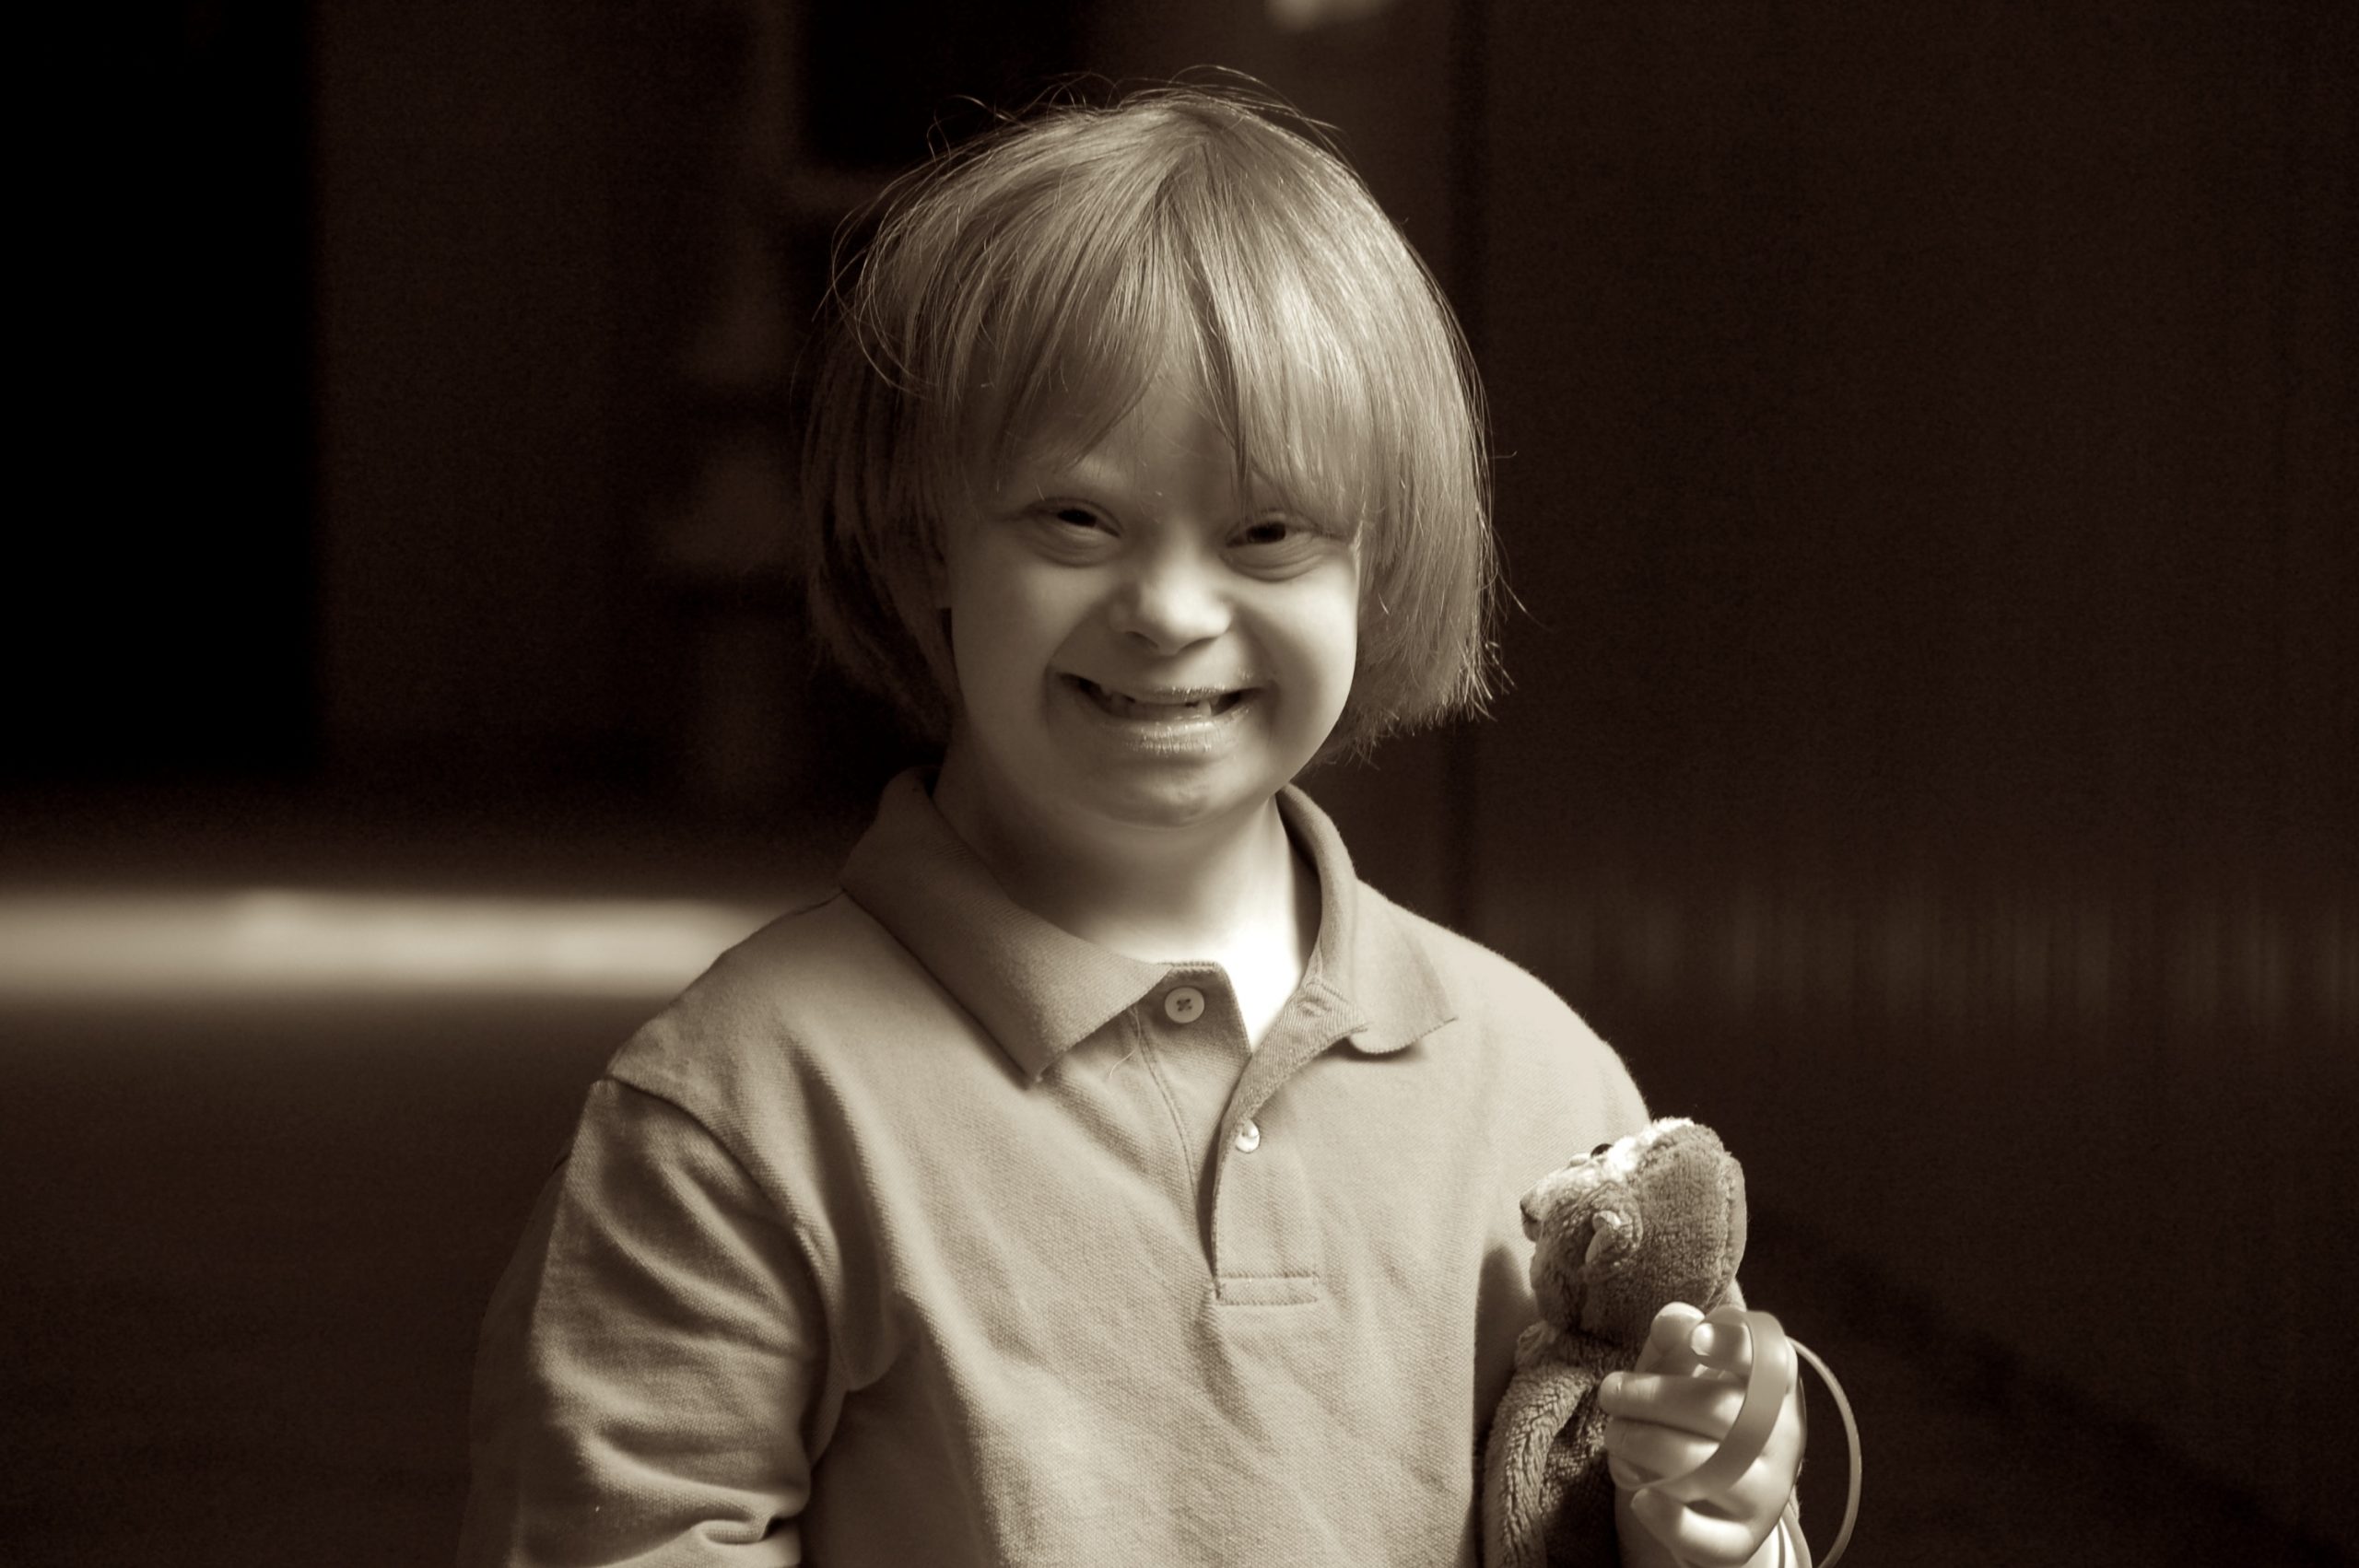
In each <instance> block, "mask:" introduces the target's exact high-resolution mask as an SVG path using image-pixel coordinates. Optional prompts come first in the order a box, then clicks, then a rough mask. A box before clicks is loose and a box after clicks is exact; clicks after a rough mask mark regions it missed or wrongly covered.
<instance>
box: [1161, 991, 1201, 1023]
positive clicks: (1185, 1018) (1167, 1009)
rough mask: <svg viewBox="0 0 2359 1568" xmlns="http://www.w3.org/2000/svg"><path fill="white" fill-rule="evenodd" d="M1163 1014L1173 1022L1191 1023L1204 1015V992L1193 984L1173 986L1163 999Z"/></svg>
mask: <svg viewBox="0 0 2359 1568" xmlns="http://www.w3.org/2000/svg"><path fill="white" fill-rule="evenodd" d="M1163 1015H1164V1016H1165V1017H1166V1018H1168V1019H1170V1020H1171V1022H1173V1023H1174V1024H1193V1023H1194V1022H1195V1021H1196V1020H1197V1019H1199V1018H1202V1017H1203V1015H1204V993H1203V992H1202V991H1200V990H1198V989H1196V988H1195V987H1193V986H1175V987H1173V988H1172V989H1171V993H1170V994H1169V995H1168V996H1167V997H1165V998H1164V999H1163Z"/></svg>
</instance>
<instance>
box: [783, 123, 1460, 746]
mask: <svg viewBox="0 0 2359 1568" xmlns="http://www.w3.org/2000/svg"><path fill="white" fill-rule="evenodd" d="M833 303H834V306H835V314H836V320H835V322H834V323H833V330H832V332H831V333H830V336H829V339H828V342H827V345H826V348H825V350H824V352H823V357H822V358H821V360H820V362H819V369H818V374H817V378H816V382H815V383H814V385H813V387H812V392H813V399H814V406H813V416H812V420H811V425H810V432H809V439H808V441H807V444H806V449H805V454H804V455H805V462H804V479H805V508H804V510H805V524H806V527H807V529H808V538H807V544H808V550H807V558H806V566H807V568H808V570H809V595H810V605H811V611H812V617H813V623H814V626H815V627H816V631H817V633H818V636H819V638H820V641H821V644H822V646H823V647H824V648H825V649H827V651H828V652H829V653H830V654H831V655H832V656H833V657H834V658H835V659H836V660H837V661H839V663H841V664H842V665H843V666H844V667H845V669H846V670H847V671H848V672H850V673H851V675H852V676H853V677H854V678H855V679H857V680H859V681H861V682H863V684H864V685H868V686H870V687H871V688H873V689H874V690H875V691H876V692H878V693H880V694H881V695H883V696H886V697H887V698H889V699H890V700H891V701H892V702H893V703H894V705H895V706H896V707H897V708H899V709H900V711H901V713H902V715H903V716H904V717H905V718H906V719H907V720H910V723H911V724H912V725H914V726H915V727H916V728H917V729H918V730H919V731H920V732H921V733H923V734H926V735H928V736H929V737H931V738H935V739H939V738H941V737H943V736H944V735H945V734H946V733H947V731H948V727H949V721H950V720H951V718H952V716H953V714H954V711H955V708H956V704H957V674H956V672H955V671H954V670H953V668H952V664H951V656H950V648H949V641H948V638H947V637H946V635H945V628H944V626H943V616H942V612H941V610H940V608H939V603H940V599H939V592H938V587H939V583H940V573H941V570H942V568H941V561H942V556H943V546H944V539H943V527H944V520H945V518H947V517H951V516H956V515H957V513H958V511H959V509H961V508H962V507H965V506H970V505H972V504H974V502H975V499H976V497H979V496H980V494H982V493H984V492H986V491H988V489H989V488H990V487H991V485H992V482H993V475H995V474H997V472H998V471H999V468H1000V466H1001V464H1002V463H1003V462H1005V461H1006V459H1007V458H1008V456H1009V454H1010V453H1011V451H1013V450H1014V448H1015V446H1016V444H1017V443H1019V442H1025V443H1037V442H1039V441H1041V440H1043V439H1063V440H1067V441H1070V442H1072V443H1073V451H1072V455H1078V454H1079V452H1080V451H1086V450H1087V449H1088V448H1089V447H1091V446H1094V445H1095V444H1096V443H1097V440H1099V439H1102V438H1103V437H1104V435H1105V434H1106V433H1107V432H1108V431H1109V430H1110V429H1111V428H1112V427H1113V426H1114V425H1115V424H1117V423H1118V422H1119V421H1120V420H1121V418H1122V416H1123V415H1125V414H1126V413H1128V411H1129V410H1130V409H1131V408H1132V407H1133V406H1134V405H1135V404H1137V403H1138V401H1139V399H1140V398H1141V397H1142V396H1143V395H1144V392H1145V391H1146V390H1147V388H1148V386H1149V385H1150V383H1152V382H1153V381H1154V380H1156V378H1157V377H1159V376H1162V375H1165V374H1168V373H1171V372H1172V371H1173V370H1175V369H1177V370H1178V371H1180V373H1184V374H1186V375H1188V376H1190V377H1191V378H1192V379H1193V380H1194V381H1195V383H1196V391H1197V392H1199V394H1200V395H1201V396H1202V397H1203V401H1204V403H1205V405H1206V407H1207V408H1208V409H1209V411H1210V412H1211V413H1212V415H1213V416H1214V417H1215V419H1216V420H1217V421H1218V423H1219V426H1220V427H1221V429H1222V430H1223V431H1224V432H1225V433H1226V435H1227V436H1228V438H1229V439H1230V441H1231V442H1232V444H1233V447H1234V450H1235V451H1236V453H1237V461H1238V472H1239V477H1240V479H1243V478H1245V477H1247V476H1248V475H1250V476H1252V477H1254V478H1256V479H1258V481H1259V482H1260V483H1261V484H1262V486H1266V487H1268V488H1271V489H1273V490H1275V491H1276V492H1277V493H1278V494H1279V495H1280V496H1281V497H1284V499H1285V503H1286V504H1287V505H1289V506H1291V507H1294V508H1297V509H1301V510H1303V511H1305V512H1306V513H1308V514H1310V515H1313V516H1316V517H1318V518H1320V520H1321V521H1323V522H1324V523H1326V524H1327V525H1328V526H1331V527H1335V528H1339V529H1342V530H1344V532H1351V533H1353V534H1355V535H1356V537H1357V538H1358V540H1359V542H1360V545H1361V595H1360V637H1359V654H1358V666H1357V668H1356V671H1355V673H1354V678H1353V686H1352V694H1351V697H1350V700H1349V702H1348V703H1347V705H1346V706H1345V708H1344V714H1343V717H1342V719H1341V720H1339V722H1338V723H1337V726H1336V730H1335V733H1334V735H1333V736H1332V738H1331V740H1330V742H1329V744H1328V747H1327V751H1328V752H1329V753H1331V754H1332V753H1334V752H1338V751H1344V750H1356V749H1361V748H1364V747H1366V746H1367V744H1368V743H1371V742H1373V741H1374V740H1375V739H1376V738H1377V737H1379V736H1380V735H1383V734H1385V733H1388V732H1390V731H1396V730H1402V729H1408V728H1413V727H1416V726H1420V725H1424V724H1429V723H1433V722H1436V721H1438V720H1442V719H1445V718H1448V717H1450V716H1452V715H1454V714H1457V713H1460V712H1463V711H1467V710H1471V709H1475V708H1479V707H1480V706H1481V705H1482V703H1483V702H1484V701H1485V698H1486V697H1487V696H1489V695H1490V692H1491V690H1492V685H1493V681H1494V661H1493V649H1492V645H1491V642H1490V638H1489V619H1490V613H1491V598H1492V594H1493V591H1494V583H1495V580H1496V566H1495V554H1494V548H1493V544H1492V538H1491V528H1490V516H1489V488H1490V486H1489V466H1488V455H1487V452H1486V450H1485V439H1484V430H1483V417H1482V394H1481V390H1480V387H1479V385H1478V383H1477V382H1476V380H1475V376H1474V372H1473V364H1472V362H1471V360H1470V359H1469V357H1468V355H1467V352H1466V348H1465V344H1464V341H1463V339H1462V337H1461V335H1460V333H1459V330H1458V326H1457V322H1456V321H1455V319H1454V318H1453V317H1452V316H1451V314H1450V311H1449V307H1448V305H1447V304H1446V303H1445V302H1444V301H1443V299H1442V297H1441V294H1440V291H1439V289H1438V287H1437V286H1436V284H1435V283H1434V280H1433V278H1432V276H1431V275H1430V274H1429V273H1428V272H1427V271H1426V268H1425V266H1424V265H1423V263H1420V262H1419V261H1418V259H1417V257H1416V255H1415V254H1414V252H1412V251H1411V250H1410V248H1409V246H1408V244H1407V242H1406V241H1405V240H1402V237H1401V234H1400V232H1399V230H1398V229H1396V228H1394V227H1393V225H1392V223H1391V220H1390V219H1388V218H1387V217H1386V216H1384V214H1383V213H1382V211H1381V210H1380V209H1379V207H1378V206H1377V205H1376V202H1375V200H1374V198H1372V197H1371V196H1370V195H1369V194H1368V193H1367V187H1366V186H1365V185H1363V184H1362V183H1361V181H1360V180H1359V179H1358V177H1357V176H1356V175H1355V174H1354V173H1353V172H1352V171H1351V170H1349V169H1347V168H1346V167H1345V166H1344V163H1343V162H1342V160H1341V159H1340V158H1337V157H1336V156H1335V155H1334V154H1333V153H1332V152H1331V151H1330V150H1328V149H1327V147H1326V146H1323V145H1322V144H1321V142H1320V140H1319V139H1318V136H1317V133H1316V132H1315V131H1313V130H1311V129H1310V128H1309V125H1308V124H1307V123H1305V122H1303V121H1301V120H1300V119H1299V118H1298V117H1296V116H1294V115H1292V114H1291V113H1290V112H1289V111H1286V110H1285V109H1284V108H1283V107H1282V106H1280V105H1278V104H1275V103H1274V102H1272V101H1270V100H1268V99H1265V98H1262V97H1260V96H1258V95H1255V96H1249V95H1246V94H1242V93H1238V92H1232V91H1216V90H1209V89H1206V88H1199V87H1171V88H1155V89H1151V90H1147V91H1144V92H1138V93H1134V94H1132V95H1131V96H1129V97H1127V98H1124V99H1121V100H1120V101H1118V102H1115V103H1113V104H1111V105H1110V106H1106V107H1091V106H1086V105H1079V104H1072V103H1066V104H1060V105H1057V106H1054V107H1052V108H1050V109H1048V110H1047V111H1043V112H1040V113H1038V114H1035V115H1033V116H1030V117H1027V118H1024V119H1021V120H1018V121H1015V122H1012V123H1007V124H1004V125H1002V126H1001V127H999V128H998V129H996V130H994V131H992V132H990V133H987V134H986V135H983V136H981V137H980V138H978V139H977V140H975V141H973V142H970V143H968V144H967V145H965V146H961V147H959V148H957V149H955V150H953V151H951V152H949V153H947V154H945V155H944V156H942V157H941V158H937V159H936V160H935V161H933V163H931V164H929V165H928V166H926V167H925V168H923V169H921V170H918V171H917V172H916V173H915V174H913V175H911V176H910V177H909V178H908V179H907V180H906V181H903V182H901V183H900V184H899V185H898V186H897V187H896V188H895V189H894V190H893V191H891V192H889V193H887V196H886V216H884V219H883V221H882V223H881V225H880V227H879V228H878V230H877V233H876V237H875V239H874V241H873V242H872V243H871V244H870V245H869V246H868V248H867V250H866V252H865V254H864V255H863V257H862V258H861V259H860V261H859V262H858V263H857V265H856V267H854V268H852V269H850V270H848V271H846V272H844V273H842V274H840V275H839V279H838V284H837V287H836V290H835V298H834V301H833Z"/></svg>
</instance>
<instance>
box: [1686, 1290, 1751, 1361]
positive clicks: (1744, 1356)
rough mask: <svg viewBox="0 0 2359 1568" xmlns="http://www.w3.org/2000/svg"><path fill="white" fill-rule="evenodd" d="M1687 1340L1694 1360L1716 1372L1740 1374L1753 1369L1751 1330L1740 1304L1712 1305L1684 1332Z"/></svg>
mask: <svg viewBox="0 0 2359 1568" xmlns="http://www.w3.org/2000/svg"><path fill="white" fill-rule="evenodd" d="M1688 1342H1689V1344H1690V1346H1691V1347H1692V1348H1693V1349H1694V1351H1695V1353H1696V1357H1697V1359H1698V1360H1700V1361H1702V1362H1703V1363H1704V1364H1705V1365H1707V1366H1709V1367H1712V1368H1714V1369H1715V1370H1717V1371H1720V1372H1729V1373H1734V1374H1735V1375H1737V1376H1739V1377H1742V1376H1743V1375H1745V1374H1746V1373H1748V1372H1751V1371H1752V1370H1753V1330H1752V1329H1751V1328H1747V1327H1746V1325H1745V1321H1744V1308H1743V1307H1741V1306H1723V1307H1719V1308H1716V1309H1715V1310H1714V1311H1713V1312H1712V1314H1711V1315H1710V1316H1708V1317H1706V1318H1705V1319H1704V1320H1703V1321H1702V1322H1700V1323H1698V1324H1697V1325H1696V1327H1695V1328H1692V1329H1690V1330H1689V1331H1688Z"/></svg>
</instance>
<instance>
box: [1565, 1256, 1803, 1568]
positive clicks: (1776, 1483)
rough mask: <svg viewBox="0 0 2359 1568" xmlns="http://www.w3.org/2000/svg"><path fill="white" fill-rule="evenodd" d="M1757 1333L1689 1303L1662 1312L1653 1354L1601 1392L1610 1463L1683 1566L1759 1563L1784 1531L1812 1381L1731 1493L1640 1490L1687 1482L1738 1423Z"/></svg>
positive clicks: (1793, 1395) (1650, 1347)
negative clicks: (1662, 1480)
mask: <svg viewBox="0 0 2359 1568" xmlns="http://www.w3.org/2000/svg"><path fill="white" fill-rule="evenodd" d="M1752 1366H1753V1346H1752V1343H1751V1336H1750V1335H1749V1334H1747V1333H1746V1332H1745V1330H1744V1329H1743V1328H1741V1327H1738V1326H1735V1325H1731V1324H1724V1323H1706V1322H1705V1321H1704V1315H1703V1314H1702V1313H1701V1312H1698V1311H1697V1310H1696V1308H1695V1307H1692V1306H1689V1305H1687V1304H1685V1303H1684V1302H1673V1303H1672V1305H1669V1306H1666V1307H1664V1308H1663V1309H1662V1311H1661V1312H1660V1313H1658V1314H1656V1315H1655V1321H1654V1327H1653V1328H1652V1329H1651V1330H1650V1331H1649V1334H1648V1336H1647V1344H1646V1348H1645V1349H1644V1350H1643V1351H1641V1352H1639V1353H1638V1363H1637V1367H1636V1368H1634V1369H1633V1370H1631V1371H1629V1372H1617V1373H1612V1374H1609V1375H1607V1377H1606V1379H1605V1381H1604V1384H1603V1386H1602V1387H1600V1389H1599V1390H1598V1405H1599V1408H1601V1409H1602V1410H1604V1411H1605V1413H1606V1415H1607V1417H1608V1418H1609V1419H1608V1420H1607V1422H1606V1423H1605V1453H1606V1463H1607V1467H1608V1468H1609V1469H1611V1470H1612V1472H1613V1475H1614V1484H1615V1485H1616V1486H1618V1487H1620V1488H1621V1489H1622V1490H1623V1491H1624V1492H1625V1493H1634V1492H1635V1493H1637V1495H1636V1496H1631V1497H1628V1498H1627V1502H1628V1504H1629V1509H1630V1512H1631V1513H1632V1514H1634V1515H1636V1516H1637V1519H1638V1522H1639V1523H1640V1524H1642V1525H1644V1526H1645V1527H1647V1529H1648V1531H1649V1533H1650V1534H1652V1535H1653V1536H1654V1537H1655V1539H1657V1540H1659V1541H1660V1542H1661V1543H1662V1545H1663V1546H1664V1547H1666V1548H1668V1549H1669V1550H1671V1551H1672V1553H1673V1554H1674V1555H1675V1556H1676V1557H1677V1558H1678V1559H1679V1560H1680V1561H1681V1562H1686V1563H1692V1564H1695V1565H1696V1568H1736V1565H1737V1564H1741V1563H1745V1562H1750V1561H1751V1560H1752V1559H1753V1556H1754V1554H1755V1552H1756V1551H1758V1550H1760V1549H1761V1545H1762V1543H1763V1542H1764V1541H1766V1540H1767V1539H1769V1536H1770V1534H1771V1532H1772V1531H1774V1530H1775V1529H1776V1528H1777V1527H1778V1517H1779V1515H1781V1514H1782V1513H1783V1511H1784V1509H1785V1506H1786V1502H1787V1499H1788V1498H1790V1496H1791V1495H1792V1494H1793V1490H1794V1477H1795V1475H1796V1474H1797V1473H1798V1472H1799V1471H1800V1470H1801V1469H1802V1381H1801V1379H1800V1378H1796V1379H1795V1383H1794V1387H1792V1388H1791V1389H1790V1390H1789V1391H1788V1393H1787V1396H1786V1401H1785V1404H1784V1405H1783V1406H1782V1407H1781V1408H1780V1409H1779V1410H1778V1422H1777V1425H1776V1426H1775V1427H1774V1428H1772V1429H1771V1431H1770V1433H1769V1441H1768V1444H1767V1445H1766V1447H1764V1448H1763V1449H1762V1451H1761V1455H1760V1457H1758V1458H1756V1459H1755V1460H1754V1462H1753V1464H1752V1466H1751V1467H1750V1468H1749V1469H1746V1470H1745V1472H1744V1473H1743V1475H1742V1476H1740V1477H1738V1478H1737V1479H1736V1480H1734V1481H1732V1482H1731V1483H1729V1484H1728V1485H1727V1486H1726V1487H1725V1488H1723V1489H1721V1490H1719V1491H1718V1492H1711V1493H1708V1494H1707V1493H1704V1492H1702V1491H1701V1490H1700V1488H1699V1489H1696V1490H1694V1491H1691V1490H1688V1489H1687V1483H1682V1482H1679V1481H1673V1482H1672V1483H1671V1484H1670V1485H1668V1486H1665V1487H1662V1488H1660V1489H1658V1490H1656V1491H1653V1492H1638V1489H1639V1488H1641V1487H1644V1486H1645V1485H1647V1483H1648V1482H1649V1481H1651V1480H1656V1479H1657V1478H1658V1477H1661V1476H1684V1475H1686V1474H1687V1472H1689V1471H1690V1470H1693V1469H1696V1466H1698V1465H1700V1464H1702V1463H1703V1462H1704V1461H1705V1460H1706V1459H1708V1458H1709V1457H1711V1455H1712V1453H1713V1451H1714V1450H1715V1449H1716V1448H1718V1447H1719V1444H1720V1440H1721V1439H1722V1438H1724V1437H1726V1436H1727V1435H1728V1433H1729V1429H1730V1427H1731V1426H1732V1425H1733V1424H1735V1422H1736V1414H1737V1410H1738V1408H1739V1407H1740V1406H1742V1405H1743V1402H1744V1380H1745V1375H1746V1374H1747V1373H1749V1372H1750V1371H1751V1370H1752ZM1773 1561H1774V1559H1773Z"/></svg>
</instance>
